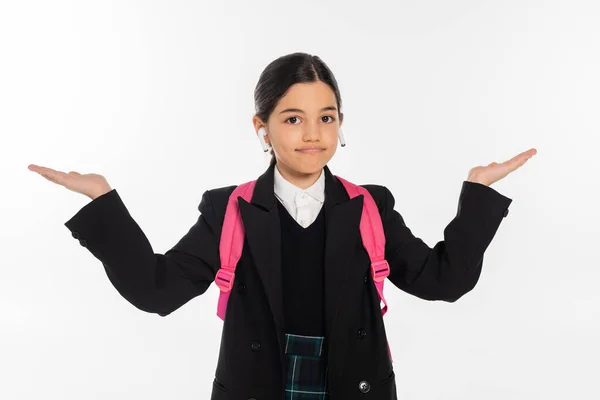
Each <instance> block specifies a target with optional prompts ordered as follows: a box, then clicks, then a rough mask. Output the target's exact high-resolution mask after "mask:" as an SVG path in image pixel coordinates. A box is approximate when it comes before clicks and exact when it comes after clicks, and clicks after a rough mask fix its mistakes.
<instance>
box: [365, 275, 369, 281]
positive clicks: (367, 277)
mask: <svg viewBox="0 0 600 400" xmlns="http://www.w3.org/2000/svg"><path fill="white" fill-rule="evenodd" d="M368 281H369V276H368V275H365V283H367V282H368Z"/></svg>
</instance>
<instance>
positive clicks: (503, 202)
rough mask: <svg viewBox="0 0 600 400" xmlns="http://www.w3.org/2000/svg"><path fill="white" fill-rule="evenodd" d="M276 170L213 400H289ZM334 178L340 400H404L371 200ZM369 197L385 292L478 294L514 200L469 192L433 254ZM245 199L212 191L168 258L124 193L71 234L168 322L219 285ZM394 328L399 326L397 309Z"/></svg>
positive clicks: (382, 196)
mask: <svg viewBox="0 0 600 400" xmlns="http://www.w3.org/2000/svg"><path fill="white" fill-rule="evenodd" d="M274 168H275V165H274V164H272V165H270V166H269V167H268V168H267V170H266V171H265V172H264V173H263V174H262V175H261V176H260V177H259V178H258V180H257V182H256V186H255V189H254V195H253V197H252V199H251V201H249V202H248V201H245V200H244V199H242V198H240V199H239V208H240V213H241V217H242V221H243V224H244V228H245V233H246V237H245V242H244V247H243V251H242V256H241V259H240V261H239V262H238V264H237V268H236V276H235V284H234V288H233V290H232V292H231V295H230V298H229V303H228V306H227V311H226V318H225V321H224V324H223V331H222V337H221V343H220V352H219V358H218V363H217V366H216V370H215V376H214V377H211V378H210V379H211V381H212V384H213V390H212V397H211V398H212V399H213V400H240V399H256V400H281V399H283V395H284V381H285V376H286V371H287V366H286V363H285V362H284V360H285V358H284V357H285V356H284V355H285V348H284V334H285V332H284V313H283V295H284V294H283V293H282V254H281V229H280V216H279V211H278V207H277V206H276V203H275V202H276V201H277V200H276V197H275V195H274ZM324 172H325V203H324V205H323V207H324V208H325V209H324V213H325V221H326V222H325V223H326V235H325V236H326V238H325V257H324V258H325V260H324V261H325V262H324V271H323V273H324V287H325V295H324V302H325V304H324V311H325V320H326V337H327V338H328V343H329V346H328V350H327V356H328V363H329V370H328V380H329V384H328V387H329V391H330V395H331V399H332V400H352V399H356V400H359V399H377V400H392V399H396V398H397V397H396V378H395V372H394V369H393V366H392V362H391V360H390V357H389V353H388V345H387V343H388V338H387V335H386V330H385V327H384V322H383V318H382V314H381V307H380V306H381V304H380V301H379V298H378V294H377V290H376V287H375V284H374V282H373V280H372V278H371V272H370V261H369V257H368V254H367V252H366V251H365V249H364V247H363V245H362V242H361V238H360V231H359V222H360V218H361V212H362V207H363V200H364V196H363V195H360V196H357V197H354V198H352V199H350V198H349V196H348V194H347V193H346V191H345V189H344V187H343V186H342V184H341V182H340V181H339V180H338V179H337V178H336V177H335V176H334V175H333V174H332V173H331V171H330V169H329V167H327V166H325V167H324ZM362 186H363V187H364V188H366V189H367V190H368V191H369V193H370V194H371V195H372V196H373V198H374V199H375V202H376V203H377V206H378V208H379V212H380V215H381V218H382V221H383V227H384V231H385V237H386V247H385V256H386V259H387V261H388V262H389V265H390V275H389V277H388V279H387V281H386V282H389V283H391V284H393V286H390V285H389V283H388V284H387V285H386V292H387V291H390V290H393V289H395V288H399V289H400V290H403V291H404V292H406V293H409V294H411V295H414V296H417V297H419V298H421V299H425V300H441V301H446V302H455V301H456V300H458V299H459V298H461V297H462V296H463V295H465V294H466V293H468V292H469V291H470V290H472V289H473V288H474V287H475V285H476V283H477V281H478V279H479V277H480V274H481V271H482V265H483V257H484V252H485V250H486V249H487V247H488V246H489V244H490V242H491V240H492V239H493V237H494V235H495V234H496V232H497V229H498V227H499V225H500V223H501V221H502V219H503V217H506V215H507V213H508V206H509V205H510V203H511V202H512V199H510V198H508V197H505V196H503V195H501V194H500V193H498V192H497V191H496V190H494V189H492V188H491V187H489V186H486V185H483V184H480V183H475V182H469V181H463V183H462V189H461V191H460V197H459V200H458V208H457V213H456V216H455V217H454V218H453V219H452V221H450V223H449V224H448V225H447V226H446V227H445V229H444V240H442V241H439V242H438V243H436V244H435V245H434V246H433V248H432V247H429V246H428V245H427V244H426V243H424V242H423V240H421V239H420V238H418V237H416V236H415V235H414V234H413V233H412V232H411V230H410V229H409V228H408V227H407V226H406V224H405V223H404V220H403V218H402V216H401V215H400V213H399V212H398V211H397V210H395V209H394V197H393V196H392V194H391V193H390V191H389V190H388V189H387V188H386V187H385V186H381V185H375V184H365V185H362ZM235 187H236V186H235V185H231V186H225V187H220V188H216V189H211V190H207V191H205V192H204V193H203V195H202V199H201V200H200V204H199V206H198V210H199V211H200V214H199V216H198V219H197V221H196V222H195V223H194V224H193V226H192V227H191V228H190V229H189V231H188V232H187V234H185V235H184V236H183V237H182V238H181V239H180V240H179V241H178V242H177V244H176V245H175V246H174V247H173V248H171V249H170V250H168V251H166V252H165V253H164V254H156V253H154V252H153V249H152V246H151V245H150V243H149V241H148V239H147V237H146V236H145V234H144V233H143V232H142V230H141V229H140V227H139V226H138V224H137V223H136V222H135V221H134V219H133V218H132V217H131V215H130V214H129V212H128V210H127V208H126V207H125V205H124V203H123V201H122V199H121V198H120V196H119V194H118V193H117V190H116V189H113V190H111V191H110V192H108V193H106V194H104V195H102V196H100V197H98V198H96V199H94V200H93V201H91V202H90V203H88V204H87V205H85V206H84V207H83V208H82V209H81V210H80V211H79V212H78V213H77V214H75V215H74V216H73V217H72V218H71V219H70V220H69V221H67V222H66V223H65V225H66V227H67V228H68V229H69V230H70V231H71V232H72V235H73V237H74V238H76V239H78V240H79V242H80V243H81V245H82V246H85V247H86V248H87V249H88V250H89V251H90V252H91V253H92V254H93V255H94V256H95V257H96V258H97V259H98V260H99V261H101V262H102V265H103V266H104V269H105V271H106V274H107V276H108V278H109V279H110V282H111V283H112V284H113V286H114V287H115V288H116V289H117V290H118V291H119V293H120V294H121V295H122V296H123V297H124V298H125V299H127V300H128V301H129V302H130V303H131V304H133V305H134V306H135V307H137V308H139V309H140V310H143V311H146V312H150V313H156V314H158V315H160V316H163V317H164V316H167V315H169V314H170V313H172V312H173V311H175V310H176V309H178V308H179V307H181V306H182V305H184V304H185V303H187V302H188V301H190V300H191V299H192V298H194V297H196V296H198V295H201V294H203V293H205V292H206V290H207V288H208V287H209V286H210V285H211V283H213V281H214V277H215V274H216V273H217V271H218V270H219V268H220V260H219V239H220V234H221V227H222V224H223V219H224V216H225V207H226V205H227V202H228V199H229V195H230V194H231V192H232V191H233V189H234V188H235ZM307 251H309V250H307ZM207 312H209V313H214V310H207ZM215 318H217V317H216V316H215ZM385 318H386V319H388V318H398V317H397V316H395V315H394V310H393V309H392V310H391V311H390V313H389V314H386V316H385ZM391 342H393V340H392V341H391ZM215 345H217V344H216V343H215ZM392 347H393V346H392ZM198 356H201V355H198ZM396 362H398V361H396Z"/></svg>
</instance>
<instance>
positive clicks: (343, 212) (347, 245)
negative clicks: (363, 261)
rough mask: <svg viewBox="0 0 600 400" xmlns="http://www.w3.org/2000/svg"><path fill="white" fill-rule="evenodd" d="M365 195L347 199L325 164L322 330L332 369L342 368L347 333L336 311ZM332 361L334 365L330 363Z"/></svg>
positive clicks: (347, 273)
mask: <svg viewBox="0 0 600 400" xmlns="http://www.w3.org/2000/svg"><path fill="white" fill-rule="evenodd" d="M363 200H364V196H363V195H359V196H356V197H354V198H353V199H350V196H349V195H348V193H347V192H346V189H345V188H344V186H343V184H342V183H341V182H340V181H339V180H338V179H337V178H336V177H335V176H333V174H332V173H331V171H330V170H329V168H328V167H327V166H325V204H324V207H325V226H326V228H325V271H324V281H325V334H326V336H327V337H328V338H335V339H334V340H329V344H330V346H329V360H330V361H329V362H330V363H331V364H332V365H331V366H332V370H334V371H342V370H343V368H342V367H343V363H344V355H345V354H346V346H347V345H348V341H347V335H346V334H345V333H344V332H342V331H338V329H342V330H343V329H344V327H343V324H342V325H340V324H339V323H338V322H340V318H339V315H340V313H339V311H340V307H341V306H342V304H344V303H345V301H344V296H345V295H347V294H348V291H347V290H345V285H346V281H347V279H348V277H349V276H352V274H351V272H350V271H348V269H349V268H351V267H352V266H353V265H355V263H356V260H354V259H353V256H354V252H353V251H352V249H354V247H355V246H356V242H357V240H360V230H359V227H360V217H361V215H362V207H363ZM333 363H335V364H336V365H333Z"/></svg>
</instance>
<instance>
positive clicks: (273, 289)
mask: <svg viewBox="0 0 600 400" xmlns="http://www.w3.org/2000/svg"><path fill="white" fill-rule="evenodd" d="M274 168H275V165H274V164H273V165H271V166H269V168H268V169H267V170H266V171H265V172H264V173H263V174H262V175H261V176H260V177H259V178H258V179H257V180H256V185H255V186H254V192H253V194H252V199H251V201H250V202H247V201H246V200H244V199H243V198H241V197H239V198H238V201H239V208H240V215H241V217H242V221H243V224H244V229H245V232H246V239H247V241H248V247H249V249H250V253H252V257H253V259H254V262H255V264H256V268H257V270H258V275H259V278H260V279H261V281H262V283H263V286H264V289H265V293H266V295H267V300H268V303H269V306H270V308H271V312H272V313H273V318H274V321H275V327H276V329H277V338H278V340H279V348H280V358H281V362H282V363H283V362H284V359H283V356H284V346H285V331H284V329H285V324H284V319H283V290H282V275H281V274H282V272H281V269H282V261H281V260H282V258H281V227H280V224H279V211H278V209H277V207H275V205H276V203H275V201H277V200H276V198H275V191H274ZM282 365H285V364H282Z"/></svg>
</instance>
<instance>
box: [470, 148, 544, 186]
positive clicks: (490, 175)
mask: <svg viewBox="0 0 600 400" xmlns="http://www.w3.org/2000/svg"><path fill="white" fill-rule="evenodd" d="M535 154H537V150H536V149H535V148H531V149H529V150H527V151H524V152H523V153H521V154H517V155H516V156H514V157H513V158H511V159H510V160H507V161H504V162H503V163H501V164H498V163H495V162H492V163H490V164H488V165H487V166H479V167H475V168H471V170H470V171H469V176H468V177H467V181H469V182H478V183H481V184H483V185H486V186H489V185H491V184H492V183H494V182H497V181H499V180H500V179H502V178H504V177H505V176H506V175H508V174H510V173H511V172H513V171H514V170H516V169H518V168H520V167H521V166H522V165H523V164H525V162H527V160H529V159H530V158H531V157H533V156H534V155H535Z"/></svg>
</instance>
